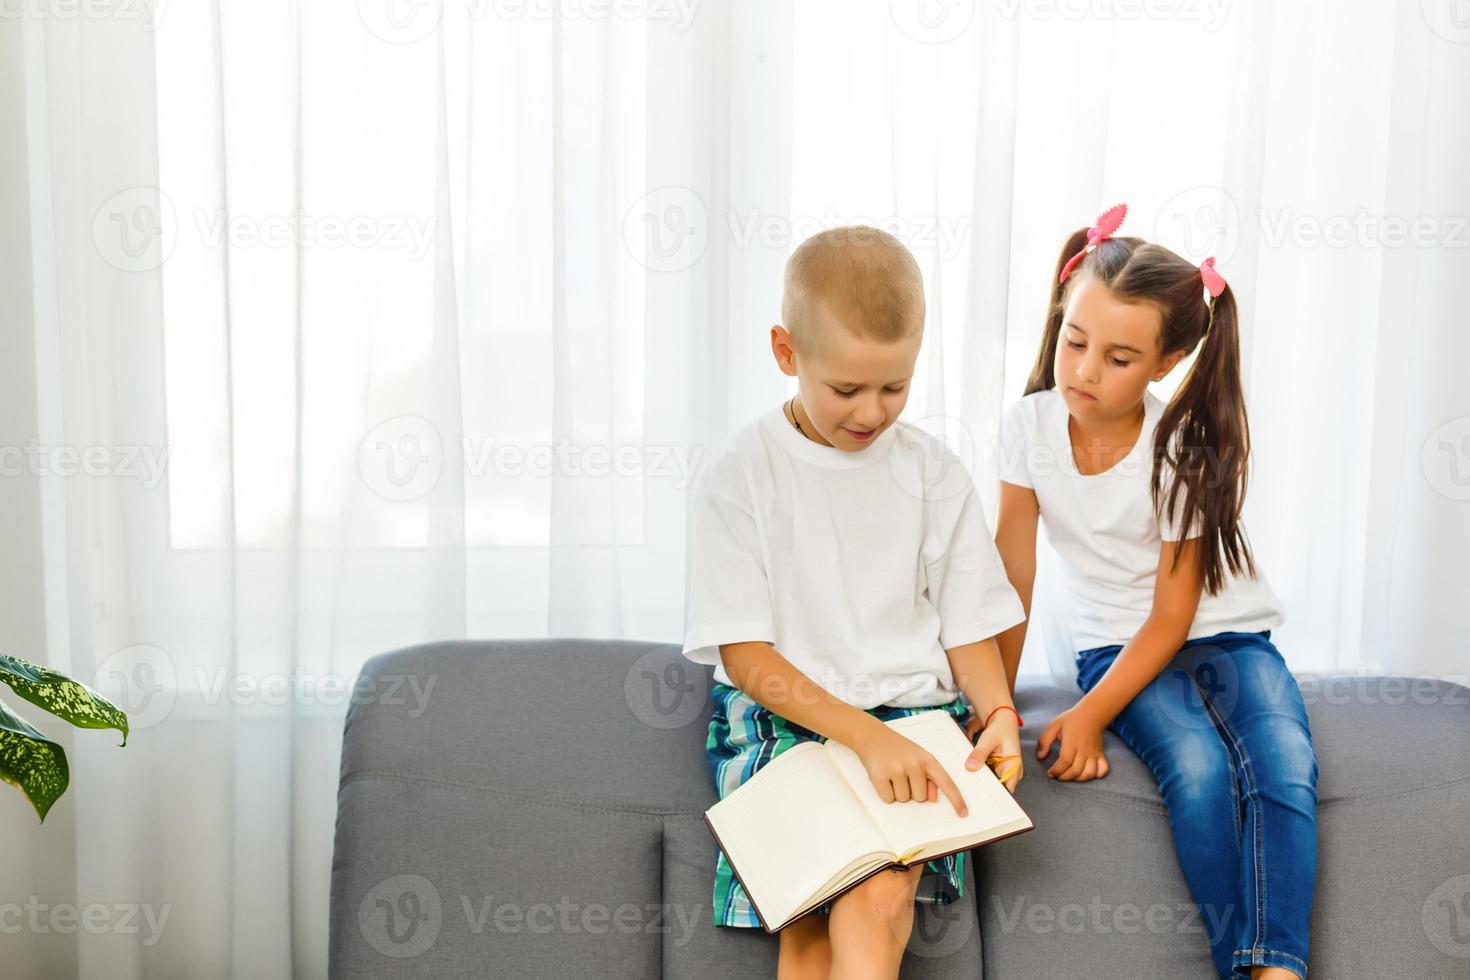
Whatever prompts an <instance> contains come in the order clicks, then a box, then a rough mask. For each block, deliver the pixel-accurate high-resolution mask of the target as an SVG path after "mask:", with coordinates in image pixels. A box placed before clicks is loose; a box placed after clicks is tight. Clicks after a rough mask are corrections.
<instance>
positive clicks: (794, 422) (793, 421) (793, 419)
mask: <svg viewBox="0 0 1470 980" xmlns="http://www.w3.org/2000/svg"><path fill="white" fill-rule="evenodd" d="M795 401H796V397H795V396H792V398H791V401H789V402H787V403H786V407H787V408H788V409H790V410H791V424H792V425H794V426H796V431H797V432H800V433H801V434H802V435H806V430H805V429H803V428H802V427H801V423H800V422H798V421H797V420H796V408H795V407H794V404H793V403H794V402H795Z"/></svg>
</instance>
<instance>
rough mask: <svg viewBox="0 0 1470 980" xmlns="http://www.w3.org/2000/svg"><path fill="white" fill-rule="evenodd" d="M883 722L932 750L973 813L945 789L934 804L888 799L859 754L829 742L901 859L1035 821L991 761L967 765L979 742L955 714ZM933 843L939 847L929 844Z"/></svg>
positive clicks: (983, 838)
mask: <svg viewBox="0 0 1470 980" xmlns="http://www.w3.org/2000/svg"><path fill="white" fill-rule="evenodd" d="M884 724H885V725H887V726H888V727H890V728H892V729H894V730H896V731H897V732H899V733H900V734H901V735H903V736H904V737H905V738H907V739H910V740H911V741H914V742H916V743H918V744H919V745H921V746H923V747H924V748H925V749H928V750H929V752H931V753H932V754H933V755H934V757H935V758H936V759H938V760H939V763H940V765H942V766H944V768H945V771H946V772H948V773H949V776H950V778H951V779H953V780H954V782H955V785H956V786H957V787H959V790H960V793H961V795H963V796H964V799H965V805H966V806H967V807H969V810H970V814H969V816H967V817H961V816H960V815H959V814H958V813H956V812H955V808H954V804H953V803H952V802H950V799H949V797H948V796H946V795H945V794H944V793H943V792H942V791H941V792H940V793H939V798H938V800H937V801H936V802H933V803H930V802H928V801H927V800H905V801H903V802H897V801H895V802H893V803H885V802H884V801H883V798H882V797H881V796H879V795H878V791H877V790H876V789H874V788H873V781H872V779H871V778H869V776H868V770H867V768H866V767H865V766H864V765H863V762H862V759H860V758H859V757H858V754H857V753H856V752H854V751H853V750H852V749H850V748H848V747H847V746H846V745H842V744H841V743H839V742H832V741H829V742H827V743H826V744H825V745H824V746H823V749H824V750H825V751H826V752H827V753H828V754H829V755H831V756H832V761H833V762H834V763H836V766H837V768H838V769H839V770H840V771H841V772H842V774H843V776H844V777H845V778H846V779H847V781H848V783H849V785H851V786H852V789H853V792H855V793H856V794H857V796H858V798H859V800H861V801H862V803H863V805H864V806H865V807H867V809H868V811H869V812H870V813H871V814H872V817H873V820H874V822H875V823H877V824H878V826H879V828H880V829H881V830H882V831H883V833H884V835H885V837H886V838H887V839H888V840H889V841H890V842H891V846H892V847H893V850H894V852H895V853H897V854H898V855H899V858H900V860H902V861H903V862H905V863H910V862H912V861H913V860H914V859H915V858H916V857H920V856H923V855H925V854H938V853H943V852H944V851H948V850H953V849H954V848H956V847H959V846H961V843H962V842H963V841H968V840H973V841H975V843H977V844H978V843H983V842H984V841H987V840H991V839H993V838H995V837H1002V836H1004V835H1006V834H1009V833H1014V832H1015V831H1018V830H1024V829H1027V828H1029V827H1030V826H1031V820H1030V818H1029V817H1027V816H1026V813H1025V811H1023V810H1022V809H1021V807H1020V805H1019V804H1018V803H1016V801H1015V798H1014V797H1012V796H1011V794H1010V792H1009V791H1008V790H1007V789H1006V788H1005V787H1004V786H1002V785H1001V783H1000V780H998V779H996V778H995V773H993V772H991V771H990V767H989V766H981V767H980V768H979V769H977V770H975V771H974V772H971V771H970V770H968V769H966V768H965V760H966V759H967V758H969V756H970V752H971V751H973V750H974V748H975V747H974V746H973V745H971V744H970V740H969V739H968V738H966V737H965V733H964V731H963V729H961V728H960V726H959V724H958V723H957V722H956V721H955V719H954V717H953V716H952V715H950V714H948V713H946V712H943V711H925V712H922V713H920V714H917V715H909V716H907V717H905V718H895V719H893V720H892V721H887V722H884ZM930 844H934V845H938V846H925V845H930ZM946 844H947V845H948V846H944V845H946Z"/></svg>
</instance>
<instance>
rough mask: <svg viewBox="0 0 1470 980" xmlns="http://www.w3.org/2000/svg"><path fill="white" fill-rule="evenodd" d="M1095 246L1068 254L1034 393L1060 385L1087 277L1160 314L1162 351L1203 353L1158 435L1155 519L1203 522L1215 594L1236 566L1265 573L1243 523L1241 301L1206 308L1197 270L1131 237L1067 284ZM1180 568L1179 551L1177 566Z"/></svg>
mask: <svg viewBox="0 0 1470 980" xmlns="http://www.w3.org/2000/svg"><path fill="white" fill-rule="evenodd" d="M1086 244H1087V229H1086V228H1081V229H1079V230H1077V231H1076V232H1074V233H1073V234H1072V236H1071V237H1070V238H1068V239H1067V243H1066V244H1065V245H1064V246H1062V254H1061V257H1060V258H1059V259H1058V260H1057V268H1056V273H1055V274H1054V275H1053V276H1052V287H1051V306H1050V308H1049V309H1048V310H1047V314H1046V329H1045V332H1044V333H1043V334H1042V336H1041V350H1040V351H1039V352H1038V353H1037V355H1036V365H1035V366H1034V367H1033V368H1032V369H1031V378H1030V380H1029V381H1028V382H1027V383H1026V394H1028V395H1029V394H1031V393H1032V392H1036V391H1044V390H1047V389H1050V388H1055V387H1056V378H1055V377H1054V376H1053V365H1054V364H1055V363H1056V353H1057V344H1058V342H1059V340H1058V338H1059V337H1060V335H1061V328H1062V317H1063V315H1064V313H1065V311H1066V297H1067V292H1068V290H1069V289H1070V288H1071V287H1072V286H1073V285H1074V284H1075V283H1076V282H1077V281H1078V280H1079V279H1081V278H1083V277H1086V276H1091V277H1093V278H1095V279H1096V280H1098V281H1099V282H1101V283H1103V284H1104V285H1106V286H1107V287H1108V289H1109V291H1111V292H1112V294H1113V295H1114V296H1115V297H1116V298H1117V299H1119V300H1121V301H1123V302H1125V303H1146V304H1148V305H1150V306H1152V307H1154V308H1155V309H1157V310H1158V311H1159V315H1160V318H1161V323H1162V329H1161V331H1160V344H1161V347H1162V353H1163V354H1164V355H1165V356H1167V355H1169V354H1171V353H1173V352H1174V351H1183V352H1184V353H1185V354H1186V355H1188V354H1189V353H1190V352H1191V351H1193V350H1194V349H1195V347H1196V346H1197V345H1198V346H1199V357H1197V358H1196V359H1195V362H1194V365H1193V367H1191V368H1190V371H1189V375H1188V377H1186V378H1185V379H1184V383H1183V384H1182V385H1180V386H1179V390H1178V391H1177V392H1175V394H1174V397H1173V398H1171V399H1170V400H1169V404H1168V405H1167V406H1166V407H1165V408H1164V414H1163V417H1162V418H1160V419H1159V424H1158V428H1157V429H1156V430H1155V432H1154V445H1153V475H1152V477H1151V479H1150V481H1149V492H1150V494H1151V497H1152V501H1153V507H1154V511H1155V513H1157V514H1160V515H1164V514H1171V515H1175V516H1177V518H1178V520H1179V526H1181V527H1184V528H1189V527H1190V526H1191V525H1192V524H1193V523H1194V522H1195V521H1196V520H1198V521H1199V530H1200V533H1201V535H1202V539H1201V541H1200V566H1201V572H1202V573H1203V576H1204V587H1205V591H1206V592H1208V593H1209V594H1210V595H1214V594H1215V593H1217V592H1219V590H1220V588H1221V587H1222V586H1223V585H1224V582H1225V569H1226V568H1227V567H1228V568H1229V569H1230V573H1231V574H1233V575H1240V574H1242V573H1243V572H1245V573H1249V574H1250V575H1252V576H1254V575H1255V573H1256V566H1255V560H1254V559H1253V558H1252V556H1251V549H1250V544H1249V542H1248V541H1247V540H1246V535H1245V528H1244V527H1243V526H1242V524H1241V520H1240V513H1241V506H1242V505H1243V504H1244V502H1245V487H1246V482H1247V470H1248V460H1249V456H1250V427H1249V425H1248V424H1247V422H1246V416H1245V393H1244V391H1243V390H1242V389H1241V384H1240V334H1239V320H1238V317H1237V314H1236V308H1235V295H1234V293H1232V292H1231V290H1230V287H1229V286H1226V287H1225V291H1224V292H1222V293H1221V294H1220V295H1219V296H1217V297H1215V299H1214V302H1213V304H1207V303H1206V302H1205V295H1206V294H1205V291H1204V285H1203V282H1202V281H1201V279H1200V271H1199V267H1198V266H1196V265H1194V264H1193V263H1191V262H1189V261H1187V260H1186V259H1183V258H1181V257H1180V256H1178V255H1176V254H1175V253H1174V252H1171V251H1169V250H1168V249H1167V248H1164V247H1163V246H1162V245H1154V244H1151V243H1149V242H1145V241H1144V240H1143V239H1141V238H1128V237H1118V238H1109V239H1106V240H1104V241H1103V242H1102V243H1101V244H1099V245H1098V246H1097V248H1095V249H1093V250H1092V251H1091V252H1090V253H1088V254H1087V256H1086V257H1085V258H1083V259H1082V261H1081V262H1080V263H1078V265H1077V266H1076V267H1075V268H1074V269H1073V271H1072V273H1071V274H1070V275H1069V276H1068V277H1067V281H1066V282H1065V283H1062V282H1059V281H1058V280H1059V279H1060V277H1061V274H1062V267H1063V266H1064V265H1066V263H1067V260H1068V259H1070V258H1071V257H1072V256H1074V255H1076V254H1077V252H1079V251H1080V250H1081V249H1082V248H1083V246H1085V245H1086ZM1211 306H1213V311H1212V309H1211ZM1165 465H1169V466H1171V467H1173V469H1174V472H1175V476H1176V479H1174V480H1173V481H1172V482H1171V483H1170V485H1169V490H1168V495H1167V499H1164V500H1161V499H1160V497H1161V495H1162V494H1163V483H1164V481H1163V467H1164V466H1165ZM1160 520H1161V521H1162V520H1163V518H1162V516H1161V518H1160ZM1178 562H1179V552H1177V551H1176V552H1175V554H1174V563H1175V565H1176V566H1177V565H1178Z"/></svg>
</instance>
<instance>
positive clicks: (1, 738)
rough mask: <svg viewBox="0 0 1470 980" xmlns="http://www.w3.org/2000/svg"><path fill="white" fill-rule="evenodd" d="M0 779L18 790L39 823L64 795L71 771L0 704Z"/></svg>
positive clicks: (51, 745)
mask: <svg viewBox="0 0 1470 980" xmlns="http://www.w3.org/2000/svg"><path fill="white" fill-rule="evenodd" d="M0 779H3V780H4V781H5V782H7V783H11V784H13V785H15V786H19V787H20V791H21V792H22V793H24V794H25V795H26V799H28V800H30V801H31V806H33V807H35V808H36V813H37V814H39V815H40V817H41V822H42V823H45V822H46V811H48V810H50V809H51V804H53V803H55V802H56V801H57V799H59V798H60V797H61V794H62V793H65V792H66V787H67V784H68V783H70V782H71V770H70V769H68V768H67V765H66V753H65V752H63V751H62V749H61V746H59V745H57V744H56V743H55V742H53V741H51V740H50V739H49V738H47V737H46V736H44V735H42V734H41V733H40V732H38V731H36V730H35V729H34V728H32V727H31V726H30V724H29V723H28V722H27V721H26V720H25V719H24V718H21V717H20V716H19V715H17V714H15V712H13V711H11V710H10V709H9V708H7V707H6V706H5V704H4V702H0Z"/></svg>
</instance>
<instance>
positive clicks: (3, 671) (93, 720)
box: [0, 653, 128, 745]
mask: <svg viewBox="0 0 1470 980" xmlns="http://www.w3.org/2000/svg"><path fill="white" fill-rule="evenodd" d="M0 681H4V682H5V683H6V684H9V685H10V686H11V688H12V689H13V690H14V691H15V693H16V694H19V695H20V696H21V697H23V698H25V699H26V700H27V701H29V702H30V703H31V704H34V705H36V706H37V707H39V708H45V709H46V710H47V711H49V712H51V713H52V714H53V715H55V716H56V717H58V718H60V719H62V720H63V721H69V722H71V723H72V724H73V725H76V726H77V727H78V728H116V729H117V730H118V731H120V732H122V737H123V740H122V744H123V745H127V744H128V716H127V715H126V714H124V713H123V711H122V709H121V708H119V707H118V706H117V705H115V704H113V703H112V702H111V701H109V700H107V699H106V698H104V697H103V696H102V695H100V694H98V693H97V692H96V691H94V690H92V689H91V688H90V687H88V686H87V685H85V684H83V683H82V682H81V681H74V680H72V679H71V678H70V677H67V676H66V675H65V674H58V673H57V672H56V671H54V670H52V669H50V668H49V667H42V666H41V665H40V664H33V663H31V662H30V661H29V660H22V659H20V658H19V657H8V656H6V655H5V654H3V653H0Z"/></svg>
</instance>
